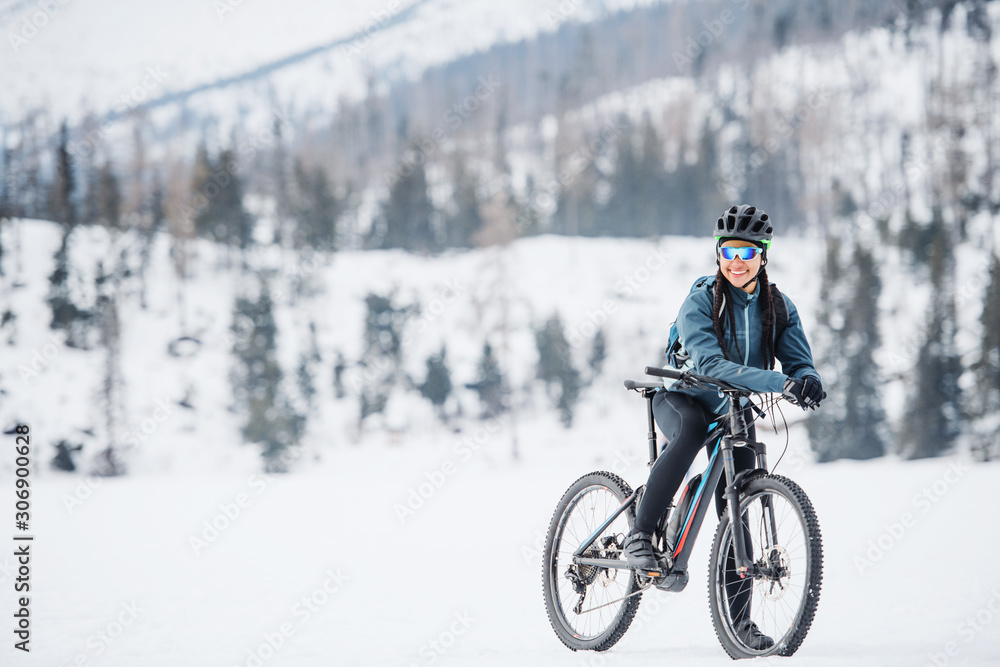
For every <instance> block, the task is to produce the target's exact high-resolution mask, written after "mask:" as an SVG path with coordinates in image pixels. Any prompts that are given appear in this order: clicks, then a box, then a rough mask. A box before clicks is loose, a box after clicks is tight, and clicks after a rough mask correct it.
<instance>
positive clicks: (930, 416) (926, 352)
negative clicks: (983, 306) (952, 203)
mask: <svg viewBox="0 0 1000 667" xmlns="http://www.w3.org/2000/svg"><path fill="white" fill-rule="evenodd" d="M931 225H932V228H933V232H932V234H933V239H934V241H933V244H932V247H931V251H930V274H931V285H932V287H933V293H932V297H931V305H930V308H929V309H928V314H927V320H928V322H927V326H926V329H925V339H924V342H923V344H922V345H921V347H920V351H919V353H918V356H917V364H916V377H915V378H914V380H913V385H912V390H911V393H910V396H909V400H908V403H907V410H906V412H905V414H904V416H903V425H904V428H903V431H902V434H901V442H900V454H901V455H902V456H903V457H904V458H908V459H919V458H926V457H930V456H940V455H941V454H943V453H945V452H947V451H948V450H950V449H951V448H952V446H953V445H954V444H955V441H956V439H957V438H958V436H959V435H960V433H961V428H960V425H961V416H962V411H961V404H962V394H961V390H960V388H959V384H958V379H959V376H961V374H962V361H961V357H959V355H958V354H957V353H956V352H955V329H956V323H955V300H954V296H953V293H952V291H951V289H950V285H951V277H952V275H953V273H952V272H953V271H954V267H953V259H954V258H953V256H952V253H951V241H950V239H949V238H948V233H947V230H946V228H945V226H944V224H943V223H941V222H940V221H939V220H935V221H934V222H932V223H931Z"/></svg>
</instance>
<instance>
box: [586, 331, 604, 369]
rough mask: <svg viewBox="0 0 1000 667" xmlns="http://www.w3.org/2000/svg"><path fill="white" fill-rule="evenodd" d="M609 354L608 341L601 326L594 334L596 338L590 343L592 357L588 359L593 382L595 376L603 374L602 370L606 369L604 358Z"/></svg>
mask: <svg viewBox="0 0 1000 667" xmlns="http://www.w3.org/2000/svg"><path fill="white" fill-rule="evenodd" d="M607 356H608V343H607V339H606V338H605V337H604V329H603V328H601V329H598V330H597V333H596V334H594V340H593V341H592V342H591V344H590V357H589V358H588V359H587V363H588V364H589V365H590V373H591V375H590V380H591V382H592V381H593V380H594V378H597V377H599V376H600V375H601V371H602V370H603V369H604V360H605V359H606V358H607Z"/></svg>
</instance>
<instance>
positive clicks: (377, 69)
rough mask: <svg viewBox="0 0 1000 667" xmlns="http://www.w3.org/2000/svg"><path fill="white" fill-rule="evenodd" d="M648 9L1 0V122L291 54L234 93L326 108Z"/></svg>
mask: <svg viewBox="0 0 1000 667" xmlns="http://www.w3.org/2000/svg"><path fill="white" fill-rule="evenodd" d="M659 1H660V0H567V1H566V2H563V3H558V2H553V3H547V4H545V5H539V4H538V3H536V2H532V1H531V0H508V2H505V3H496V2H490V1H488V0H463V1H461V2H459V1H457V0H354V1H352V2H321V3H317V2H311V1H310V0H286V1H285V2H281V3H270V2H261V1H259V0H212V1H206V0H178V1H176V2H171V3H167V4H164V3H158V2H154V1H151V0H146V1H142V2H131V3H126V4H122V3H120V2H115V1H114V0H90V1H89V2H80V1H76V2H70V1H69V0H51V2H22V1H19V0H5V1H4V2H0V34H2V36H3V40H4V42H5V44H3V47H2V48H0V72H2V76H0V83H2V84H3V90H4V96H3V100H0V121H3V122H10V121H16V120H18V119H20V118H21V117H22V116H24V115H25V113H26V112H27V111H29V110H32V109H36V108H39V107H44V108H46V109H47V110H48V111H49V113H50V114H51V115H52V116H53V117H56V118H62V117H64V116H66V117H69V118H70V119H71V121H72V122H74V123H75V122H76V121H78V120H79V117H80V115H81V114H83V113H86V112H88V111H91V112H94V113H97V114H98V115H99V116H103V114H104V113H106V112H108V111H110V110H112V108H113V107H114V105H115V104H116V103H117V102H119V101H120V100H121V98H122V97H123V96H126V97H127V96H128V95H129V94H130V92H131V90H133V89H134V87H135V86H140V85H141V83H142V80H143V77H144V76H145V75H146V68H147V67H154V68H161V69H162V71H164V72H165V73H166V74H167V76H166V79H165V80H163V81H162V85H158V86H156V87H155V88H154V89H152V90H151V91H149V93H148V97H143V98H142V99H137V100H136V102H137V103H138V102H147V101H149V100H155V99H157V98H159V97H161V96H165V95H168V94H170V93H178V92H182V91H186V90H191V89H194V88H197V87H199V86H204V85H210V84H212V83H214V82H217V81H221V80H226V79H230V78H236V77H240V76H242V75H244V74H246V73H249V72H253V71H254V70H256V69H257V68H260V67H266V66H268V65H270V64H272V63H276V62H279V61H282V60H283V59H286V58H294V57H296V56H299V55H303V56H304V57H303V58H302V59H300V60H298V61H297V62H294V64H293V66H292V67H283V68H281V69H279V70H277V72H276V73H272V74H270V75H268V76H267V77H266V81H265V82H264V84H263V85H261V83H260V82H259V81H258V82H254V81H250V82H249V85H248V86H246V87H245V88H244V89H243V90H242V91H241V93H240V95H246V96H249V98H251V99H253V100H254V104H261V103H263V102H265V101H267V100H273V99H274V97H277V99H279V100H281V101H282V102H281V103H282V106H285V105H289V104H295V105H297V106H298V107H299V108H313V107H317V106H318V107H320V108H325V109H333V108H336V105H337V104H338V103H339V101H340V100H341V98H345V97H346V98H350V97H358V96H362V95H363V94H364V93H365V91H366V86H367V83H366V76H367V75H368V74H370V73H376V74H377V77H376V78H378V79H379V80H380V81H381V82H382V83H385V82H388V81H394V80H400V79H411V78H414V77H416V76H418V75H419V74H420V73H422V72H423V70H424V69H426V68H427V67H430V66H433V65H435V64H439V63H444V62H448V61H450V60H453V59H455V58H457V57H459V56H461V55H466V54H469V53H472V52H475V51H480V50H485V49H487V48H489V47H490V46H492V45H494V44H497V43H505V42H516V41H518V40H522V39H530V38H531V37H533V36H535V35H537V34H538V33H539V32H543V31H551V30H555V29H556V28H557V27H558V26H559V25H560V24H561V23H563V22H565V21H587V20H594V19H595V18H597V17H600V16H604V15H606V14H607V13H609V12H614V11H618V10H627V9H630V8H632V7H635V6H641V5H648V4H655V3H656V2H659ZM40 7H42V8H40ZM44 7H48V8H49V9H48V11H45V10H44ZM12 35H13V37H12ZM347 47H350V50H347ZM122 54H128V57H123V55H122ZM203 97H205V96H203ZM207 97H209V99H207V100H206V99H202V100H200V101H199V102H198V103H197V104H198V107H199V108H205V107H206V106H207V107H208V108H211V109H212V110H213V111H216V112H218V115H219V116H220V117H222V118H226V117H231V116H233V115H235V114H236V113H238V112H245V109H244V108H242V105H241V100H240V96H239V95H234V94H233V93H232V91H231V90H227V91H225V92H223V93H222V94H221V95H215V96H211V95H210V96H207ZM133 106H134V105H133Z"/></svg>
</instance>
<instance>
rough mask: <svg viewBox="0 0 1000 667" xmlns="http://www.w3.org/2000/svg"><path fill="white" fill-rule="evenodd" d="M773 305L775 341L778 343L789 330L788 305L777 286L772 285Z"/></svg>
mask: <svg viewBox="0 0 1000 667" xmlns="http://www.w3.org/2000/svg"><path fill="white" fill-rule="evenodd" d="M771 303H772V304H773V308H774V340H775V341H777V340H778V339H779V338H781V334H783V333H785V329H787V328H788V304H787V303H785V297H784V295H782V293H781V291H780V290H779V289H778V286H777V285H771Z"/></svg>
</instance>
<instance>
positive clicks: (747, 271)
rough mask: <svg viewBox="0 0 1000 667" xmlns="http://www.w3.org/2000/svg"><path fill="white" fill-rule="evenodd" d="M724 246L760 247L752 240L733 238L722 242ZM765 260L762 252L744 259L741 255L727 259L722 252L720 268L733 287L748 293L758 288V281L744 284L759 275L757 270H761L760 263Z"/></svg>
mask: <svg viewBox="0 0 1000 667" xmlns="http://www.w3.org/2000/svg"><path fill="white" fill-rule="evenodd" d="M722 247H723V248H759V246H757V245H756V244H754V243H751V242H750V241H740V240H732V241H726V242H725V243H723V244H722ZM762 261H763V256H762V255H761V253H757V256H756V257H754V258H753V259H750V260H746V261H744V260H743V259H741V258H740V257H737V258H736V259H732V260H729V259H726V258H725V257H723V256H722V255H721V254H720V255H719V269H720V270H721V271H722V275H723V277H724V278H725V279H726V280H728V281H729V284H730V285H732V286H733V287H736V288H739V289H742V290H743V291H744V292H746V293H747V294H753V292H754V290H755V289H757V281H756V280H755V281H753V282H752V283H750V284H749V285H747V286H746V287H743V284H744V283H745V282H746V281H748V280H750V279H751V278H753V277H754V276H755V275H757V271H759V270H760V263H761V262H762Z"/></svg>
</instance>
